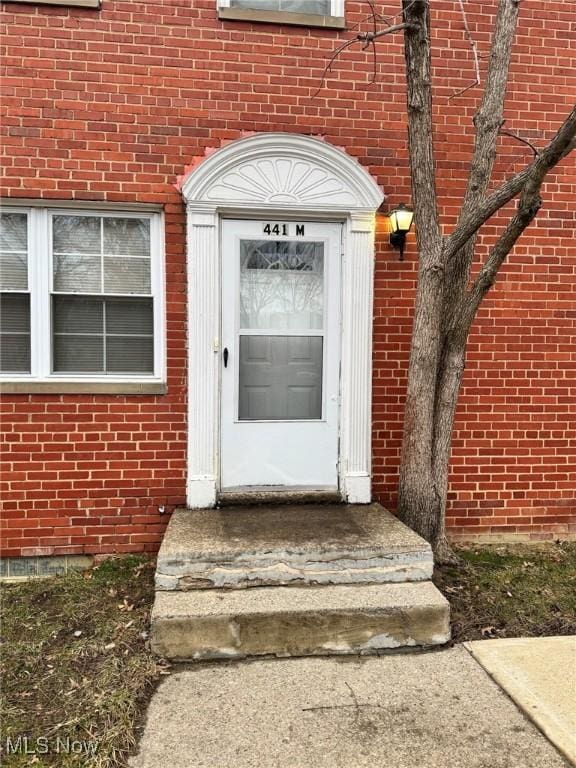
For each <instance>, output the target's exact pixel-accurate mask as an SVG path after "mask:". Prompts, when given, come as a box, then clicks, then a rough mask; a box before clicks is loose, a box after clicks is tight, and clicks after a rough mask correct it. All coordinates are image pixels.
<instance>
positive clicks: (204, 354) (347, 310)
mask: <svg viewBox="0 0 576 768" xmlns="http://www.w3.org/2000/svg"><path fill="white" fill-rule="evenodd" d="M181 190H182V195H183V197H184V199H185V200H186V204H187V250H188V256H187V263H188V403H189V404H188V477H187V502H188V506H190V507H195V508H203V507H212V506H215V504H216V502H217V498H218V487H219V441H218V435H219V432H220V424H219V420H220V402H219V398H220V379H219V376H220V369H219V352H220V339H219V334H220V312H221V306H220V303H221V283H220V253H219V219H220V216H221V215H223V214H224V215H226V214H227V215H234V216H239V217H242V216H246V217H248V216H270V215H272V214H273V215H275V216H276V217H278V218H282V217H283V216H284V217H286V216H292V217H294V216H298V217H302V218H303V219H308V220H314V219H318V220H330V221H342V222H344V223H345V232H344V243H343V246H344V247H343V251H344V253H343V261H342V303H343V306H342V367H341V413H340V433H341V435H340V436H341V440H340V469H339V475H340V489H341V492H342V498H343V500H345V501H348V502H351V503H368V502H370V500H371V450H370V446H371V430H372V419H371V396H372V392H371V387H372V304H373V277H374V220H375V212H376V210H377V209H378V207H379V206H380V204H381V203H382V200H383V198H384V196H383V193H382V191H381V190H380V188H379V187H378V186H377V184H376V182H375V181H374V179H373V178H372V177H371V176H370V175H369V174H368V172H367V171H366V170H365V169H364V168H363V167H362V166H361V165H360V164H359V163H358V162H357V161H356V160H354V159H353V158H351V157H350V156H349V155H347V154H346V153H345V152H344V151H342V150H340V149H337V148H336V147H333V146H331V145H330V144H328V143H327V142H325V141H321V140H319V139H313V138H310V137H307V136H298V135H295V134H279V133H267V134H256V135H254V136H250V137H248V138H245V139H239V140H238V141H235V142H232V143H230V144H227V145H226V146H225V147H223V148H222V149H220V150H218V151H216V152H214V153H212V154H211V155H209V156H208V157H207V158H206V159H205V160H204V161H202V162H201V163H200V164H199V165H197V166H196V167H195V168H194V169H193V170H192V171H191V172H190V173H189V174H188V176H187V177H186V178H185V179H184V181H183V183H182V187H181Z"/></svg>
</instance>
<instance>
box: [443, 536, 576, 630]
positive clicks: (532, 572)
mask: <svg viewBox="0 0 576 768" xmlns="http://www.w3.org/2000/svg"><path fill="white" fill-rule="evenodd" d="M457 554H458V555H460V557H461V558H462V560H463V564H462V566H459V567H451V566H445V567H441V568H437V569H436V570H435V573H434V582H435V584H436V586H437V587H438V588H439V589H440V590H441V591H442V592H443V593H444V595H445V596H446V598H447V599H448V600H449V601H450V609H451V618H452V637H453V640H454V642H457V643H460V642H464V641H465V640H481V639H483V638H495V637H539V636H545V635H575V634H576V542H564V543H557V544H546V545H541V546H538V547H526V546H524V547H522V546H520V545H517V546H501V547H496V546H492V547H482V548H479V547H478V548H467V549H459V550H457Z"/></svg>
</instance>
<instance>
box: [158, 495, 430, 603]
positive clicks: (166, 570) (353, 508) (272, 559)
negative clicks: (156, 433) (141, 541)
mask: <svg viewBox="0 0 576 768" xmlns="http://www.w3.org/2000/svg"><path fill="white" fill-rule="evenodd" d="M432 568H433V559H432V551H431V549H430V546H429V544H428V543H427V542H425V541H424V540H423V539H421V538H420V537H419V536H418V535H417V534H416V533H414V532H413V531H411V530H410V529H409V528H407V527H406V526H405V525H403V524H402V523H401V522H400V521H399V520H398V519H397V518H395V517H394V516H393V515H391V514H390V513H389V512H387V511H386V510H385V509H384V508H383V507H381V506H380V505H379V504H368V505H345V504H329V505H294V506H280V507H279V506H270V507H265V506H264V507H262V506H260V507H233V508H229V509H206V510H190V509H177V510H176V511H175V512H174V514H173V515H172V519H171V520H170V524H169V526H168V529H167V531H166V534H165V536H164V540H163V542H162V546H161V548H160V552H159V553H158V565H157V571H156V589H157V590H189V589H193V590H198V589H204V588H222V587H224V588H239V587H255V586H270V585H307V584H311V585H320V584H381V583H385V582H406V581H423V580H427V579H430V578H431V576H432Z"/></svg>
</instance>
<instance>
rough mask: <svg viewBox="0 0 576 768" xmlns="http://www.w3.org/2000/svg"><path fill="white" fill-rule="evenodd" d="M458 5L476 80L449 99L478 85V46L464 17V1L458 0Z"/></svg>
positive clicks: (466, 18)
mask: <svg viewBox="0 0 576 768" xmlns="http://www.w3.org/2000/svg"><path fill="white" fill-rule="evenodd" d="M458 4H459V5H460V12H461V13H462V18H463V20H464V32H465V35H466V39H467V40H468V42H469V43H470V47H471V48H472V56H473V57H474V71H475V73H476V79H475V80H474V82H473V83H471V84H470V85H467V86H466V88H462V90H460V91H457V92H456V93H453V94H452V96H450V99H454V98H456V96H462V94H463V93H466V91H470V90H471V89H472V88H475V87H476V86H477V85H480V59H479V58H478V44H477V42H476V40H474V38H473V37H472V33H471V32H470V26H469V24H468V16H467V15H466V10H465V8H464V0H458Z"/></svg>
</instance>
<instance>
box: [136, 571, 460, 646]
mask: <svg viewBox="0 0 576 768" xmlns="http://www.w3.org/2000/svg"><path fill="white" fill-rule="evenodd" d="M449 639H450V626H449V607H448V603H447V601H446V600H445V598H444V597H443V596H442V595H441V594H440V592H439V591H438V590H437V589H436V588H435V587H434V585H433V584H432V583H430V582H423V583H412V584H410V583H406V584H372V585H359V586H324V587H302V588H294V587H274V588H269V587H256V588H253V589H244V590H229V591H224V590H196V591H191V592H157V593H156V601H155V603H154V609H153V611H152V628H151V634H150V640H151V644H152V649H153V651H154V652H155V653H157V654H158V655H160V656H164V657H166V658H169V659H175V660H186V659H222V658H242V657H246V656H263V655H275V656H310V655H320V654H324V655H325V654H350V653H373V652H374V651H377V650H380V649H387V648H398V647H402V646H404V647H405V646H432V645H439V644H443V643H446V642H447V641H448V640H449Z"/></svg>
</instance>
